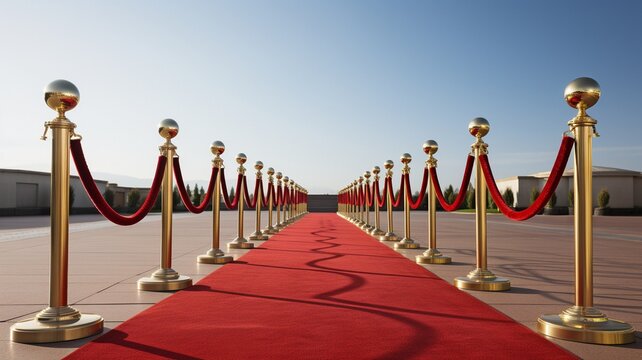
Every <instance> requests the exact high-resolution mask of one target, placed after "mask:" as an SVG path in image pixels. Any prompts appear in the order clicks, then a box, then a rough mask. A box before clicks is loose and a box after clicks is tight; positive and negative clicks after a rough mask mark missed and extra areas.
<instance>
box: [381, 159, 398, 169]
mask: <svg viewBox="0 0 642 360" xmlns="http://www.w3.org/2000/svg"><path fill="white" fill-rule="evenodd" d="M383 167H384V169H386V170H390V169H392V168H393V167H395V163H394V162H392V160H386V162H384V163H383Z"/></svg>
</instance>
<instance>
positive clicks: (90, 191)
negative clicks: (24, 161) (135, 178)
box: [71, 139, 167, 226]
mask: <svg viewBox="0 0 642 360" xmlns="http://www.w3.org/2000/svg"><path fill="white" fill-rule="evenodd" d="M71 155H72V157H73V159H74V164H75V165H76V169H77V170H78V175H79V176H80V181H81V182H82V185H83V187H84V188H85V191H86V192H87V195H88V196H89V199H91V202H92V203H93V204H94V206H95V207H96V209H97V210H98V211H99V212H100V213H101V214H102V215H103V216H104V217H105V218H107V220H109V221H111V222H113V223H114V224H118V225H124V226H126V225H133V224H136V223H137V222H139V221H141V220H142V219H143V218H144V217H145V216H146V215H147V214H148V213H149V211H150V210H151V208H152V206H154V203H155V202H156V198H157V197H158V193H159V192H160V187H161V183H162V182H163V174H164V173H165V165H166V163H167V158H166V157H165V156H162V155H161V156H159V157H158V163H157V164H156V172H155V174H154V180H153V181H152V185H151V187H150V189H149V192H148V193H147V197H146V198H145V201H144V202H143V203H142V204H141V206H140V208H139V209H138V210H137V211H136V212H135V213H134V214H132V215H128V216H125V215H121V214H119V213H118V212H116V210H114V209H113V208H112V207H111V206H110V205H109V204H108V203H107V201H106V200H105V198H104V197H103V194H101V193H100V190H98V187H97V186H96V182H95V181H94V178H93V177H92V176H91V172H90V171H89V167H88V166H87V161H86V160H85V154H84V152H83V150H82V145H81V143H80V139H72V140H71Z"/></svg>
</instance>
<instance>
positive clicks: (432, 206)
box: [415, 140, 451, 264]
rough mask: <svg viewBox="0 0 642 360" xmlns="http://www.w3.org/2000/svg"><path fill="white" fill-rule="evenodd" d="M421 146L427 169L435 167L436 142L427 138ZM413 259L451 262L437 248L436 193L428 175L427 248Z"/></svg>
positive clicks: (440, 262) (423, 261)
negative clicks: (426, 156)
mask: <svg viewBox="0 0 642 360" xmlns="http://www.w3.org/2000/svg"><path fill="white" fill-rule="evenodd" d="M423 148H424V152H425V153H426V154H427V155H428V160H426V167H427V168H428V169H431V168H434V167H437V159H435V158H434V157H433V155H434V154H435V153H436V152H437V150H438V149H439V145H438V144H437V142H436V141H434V140H427V141H426V142H425V143H424V146H423ZM415 260H416V261H417V264H450V262H451V259H450V257H448V256H444V255H442V254H441V252H440V251H439V250H438V249H437V195H436V194H435V189H434V187H433V186H432V179H431V178H430V176H428V250H426V251H425V252H424V253H423V254H422V255H417V256H416V257H415Z"/></svg>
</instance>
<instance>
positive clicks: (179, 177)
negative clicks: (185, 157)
mask: <svg viewBox="0 0 642 360" xmlns="http://www.w3.org/2000/svg"><path fill="white" fill-rule="evenodd" d="M178 159H179V158H178V157H175V158H174V178H175V179H176V188H177V189H178V194H179V195H180V196H181V200H182V201H183V204H184V205H185V208H186V209H187V210H188V211H189V212H191V213H194V214H200V213H202V212H203V211H204V210H205V208H207V205H209V203H210V199H211V198H212V191H213V190H214V183H215V182H216V174H217V173H218V168H215V167H213V168H212V174H211V175H210V183H209V185H208V186H207V192H206V193H205V197H204V198H203V201H201V203H200V204H199V205H194V204H193V203H192V199H190V198H189V194H187V190H186V189H185V183H184V182H183V173H182V172H181V165H180V161H179V160H178Z"/></svg>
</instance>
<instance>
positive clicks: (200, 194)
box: [69, 184, 234, 211]
mask: <svg viewBox="0 0 642 360" xmlns="http://www.w3.org/2000/svg"><path fill="white" fill-rule="evenodd" d="M185 190H186V191H187V195H188V196H189V198H190V199H191V200H192V202H193V203H195V204H200V203H201V201H202V200H203V198H204V197H205V189H204V188H203V187H202V186H201V187H200V188H199V186H198V184H196V185H194V190H192V189H191V187H190V186H189V184H188V185H187V188H186V189H185ZM232 191H234V188H232ZM103 197H104V198H105V201H107V204H109V206H111V207H114V192H113V191H112V190H111V189H106V190H105V192H104V193H103ZM161 199H162V197H161V195H159V196H158V197H157V198H156V202H155V203H154V206H153V207H152V210H160V208H161V201H162V200H161ZM69 200H70V201H69V202H70V204H71V203H73V195H72V196H70V199H69ZM142 201H143V199H142V196H141V193H140V191H138V190H137V189H133V190H132V191H130V192H129V194H127V206H126V207H125V208H124V209H122V210H128V211H136V210H137V209H138V207H139V206H140V205H141V202H142ZM172 204H173V207H174V208H178V207H179V206H182V204H181V197H180V195H179V193H178V188H177V187H176V186H174V191H173V193H172Z"/></svg>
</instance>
